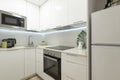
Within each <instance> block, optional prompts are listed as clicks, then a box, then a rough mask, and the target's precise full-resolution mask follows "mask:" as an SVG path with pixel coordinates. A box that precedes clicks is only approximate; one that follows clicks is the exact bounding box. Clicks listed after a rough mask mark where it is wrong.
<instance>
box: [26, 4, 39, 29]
mask: <svg viewBox="0 0 120 80" xmlns="http://www.w3.org/2000/svg"><path fill="white" fill-rule="evenodd" d="M27 29H28V30H39V29H40V28H39V7H38V6H36V5H34V4H31V3H29V2H27Z"/></svg>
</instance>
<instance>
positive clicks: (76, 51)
mask: <svg viewBox="0 0 120 80" xmlns="http://www.w3.org/2000/svg"><path fill="white" fill-rule="evenodd" d="M62 52H63V53H66V54H71V55H76V56H84V57H87V56H88V54H87V50H80V49H79V48H72V49H68V50H64V51H62Z"/></svg>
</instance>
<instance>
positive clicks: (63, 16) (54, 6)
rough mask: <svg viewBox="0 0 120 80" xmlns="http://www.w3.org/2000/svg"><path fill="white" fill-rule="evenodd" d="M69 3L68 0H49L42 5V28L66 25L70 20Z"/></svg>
mask: <svg viewBox="0 0 120 80" xmlns="http://www.w3.org/2000/svg"><path fill="white" fill-rule="evenodd" d="M67 3H68V2H67V0H48V1H47V2H46V3H45V4H44V5H42V6H41V7H40V27H41V29H49V28H54V27H57V26H64V25H66V24H67V20H68V18H67V17H68V10H67V7H68V5H67ZM48 13H49V14H48Z"/></svg>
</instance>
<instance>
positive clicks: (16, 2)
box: [0, 0, 26, 16]
mask: <svg viewBox="0 0 120 80" xmlns="http://www.w3.org/2000/svg"><path fill="white" fill-rule="evenodd" d="M0 10H5V11H10V12H14V13H17V14H20V15H24V16H26V1H25V0H0Z"/></svg>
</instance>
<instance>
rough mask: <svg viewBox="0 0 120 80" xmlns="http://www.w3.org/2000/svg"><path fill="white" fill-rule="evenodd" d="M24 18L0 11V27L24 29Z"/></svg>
mask: <svg viewBox="0 0 120 80" xmlns="http://www.w3.org/2000/svg"><path fill="white" fill-rule="evenodd" d="M26 20H27V18H26V17H25V16H21V15H18V14H16V13H11V12H7V11H2V10H0V27H10V28H11V27H15V28H23V29H26V26H27V25H26Z"/></svg>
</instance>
